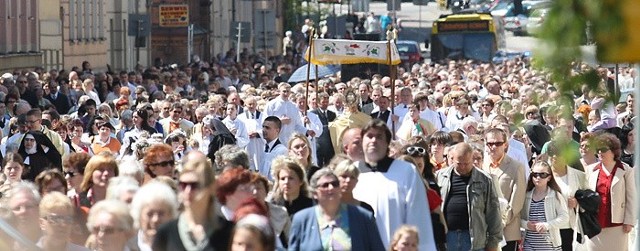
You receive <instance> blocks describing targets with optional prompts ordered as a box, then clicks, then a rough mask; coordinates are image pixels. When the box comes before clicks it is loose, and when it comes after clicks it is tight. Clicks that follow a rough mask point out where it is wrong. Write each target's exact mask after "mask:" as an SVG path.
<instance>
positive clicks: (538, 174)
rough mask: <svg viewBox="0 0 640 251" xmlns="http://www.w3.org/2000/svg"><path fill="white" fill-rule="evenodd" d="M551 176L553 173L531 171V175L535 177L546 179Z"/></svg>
mask: <svg viewBox="0 0 640 251" xmlns="http://www.w3.org/2000/svg"><path fill="white" fill-rule="evenodd" d="M549 176H551V174H549V173H535V172H533V173H531V177H534V178H542V179H546V178H548V177H549Z"/></svg>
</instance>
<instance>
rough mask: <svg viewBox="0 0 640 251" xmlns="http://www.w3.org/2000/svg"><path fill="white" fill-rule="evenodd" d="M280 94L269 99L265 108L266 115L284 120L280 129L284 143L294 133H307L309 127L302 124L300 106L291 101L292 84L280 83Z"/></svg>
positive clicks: (281, 139)
mask: <svg viewBox="0 0 640 251" xmlns="http://www.w3.org/2000/svg"><path fill="white" fill-rule="evenodd" d="M278 90H279V91H280V95H279V96H278V97H276V98H275V99H273V100H271V101H269V103H267V106H266V107H265V109H264V117H265V118H266V117H269V116H276V117H278V119H280V121H281V122H282V129H281V131H280V136H279V137H280V141H281V142H282V143H284V144H286V143H287V142H289V138H291V135H293V134H294V133H296V132H297V133H300V134H306V132H307V129H306V128H305V127H304V125H303V124H302V119H301V118H300V113H299V112H298V107H296V105H295V104H294V103H293V102H291V101H289V94H290V92H291V86H290V85H289V84H287V83H281V84H280V85H278Z"/></svg>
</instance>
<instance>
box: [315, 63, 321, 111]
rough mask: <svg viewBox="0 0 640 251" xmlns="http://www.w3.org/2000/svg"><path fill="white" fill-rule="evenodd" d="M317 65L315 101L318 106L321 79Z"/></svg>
mask: <svg viewBox="0 0 640 251" xmlns="http://www.w3.org/2000/svg"><path fill="white" fill-rule="evenodd" d="M315 67H316V102H315V107H318V91H319V90H320V86H319V83H320V79H318V65H315Z"/></svg>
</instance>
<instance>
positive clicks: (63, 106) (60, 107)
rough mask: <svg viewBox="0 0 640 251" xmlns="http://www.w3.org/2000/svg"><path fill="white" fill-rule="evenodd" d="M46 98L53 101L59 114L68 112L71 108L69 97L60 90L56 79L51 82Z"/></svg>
mask: <svg viewBox="0 0 640 251" xmlns="http://www.w3.org/2000/svg"><path fill="white" fill-rule="evenodd" d="M45 98H46V99H47V100H49V101H51V104H53V106H55V107H56V111H58V113H59V114H67V113H68V112H69V109H70V108H71V107H70V106H69V98H68V97H67V95H64V94H63V93H61V92H59V91H58V83H57V82H56V81H51V82H49V95H47V96H46V97H45Z"/></svg>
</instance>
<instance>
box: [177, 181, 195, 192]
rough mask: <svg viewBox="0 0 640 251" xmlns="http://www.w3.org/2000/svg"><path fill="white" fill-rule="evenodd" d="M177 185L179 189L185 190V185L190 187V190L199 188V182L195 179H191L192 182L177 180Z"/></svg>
mask: <svg viewBox="0 0 640 251" xmlns="http://www.w3.org/2000/svg"><path fill="white" fill-rule="evenodd" d="M178 187H180V190H185V189H187V187H189V188H191V190H196V189H199V188H200V183H199V182H197V181H192V182H187V181H180V182H178Z"/></svg>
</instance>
